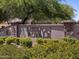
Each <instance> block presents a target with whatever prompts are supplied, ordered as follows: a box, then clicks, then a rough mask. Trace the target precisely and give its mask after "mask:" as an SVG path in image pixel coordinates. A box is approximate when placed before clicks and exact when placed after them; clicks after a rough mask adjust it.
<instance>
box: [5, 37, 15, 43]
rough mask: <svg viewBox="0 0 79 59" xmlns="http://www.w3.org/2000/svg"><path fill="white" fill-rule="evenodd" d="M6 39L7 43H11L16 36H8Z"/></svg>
mask: <svg viewBox="0 0 79 59" xmlns="http://www.w3.org/2000/svg"><path fill="white" fill-rule="evenodd" d="M5 41H6V43H7V44H11V43H14V41H15V38H14V37H7V38H6V39H5Z"/></svg>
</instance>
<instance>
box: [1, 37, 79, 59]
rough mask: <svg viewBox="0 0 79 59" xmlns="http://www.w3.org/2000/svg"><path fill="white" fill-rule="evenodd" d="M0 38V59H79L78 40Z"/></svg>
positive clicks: (66, 38) (67, 38)
mask: <svg viewBox="0 0 79 59" xmlns="http://www.w3.org/2000/svg"><path fill="white" fill-rule="evenodd" d="M36 43H37V44H36V45H35V46H32V40H31V38H15V37H1V38H0V59H79V40H78V39H74V38H69V37H65V38H63V39H60V40H59V39H58V40H55V39H44V38H36Z"/></svg>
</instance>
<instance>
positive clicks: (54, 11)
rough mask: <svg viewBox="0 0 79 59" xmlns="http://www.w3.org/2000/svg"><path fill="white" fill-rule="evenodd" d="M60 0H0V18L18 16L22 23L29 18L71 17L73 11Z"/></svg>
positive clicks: (58, 18) (39, 19) (56, 19)
mask: <svg viewBox="0 0 79 59" xmlns="http://www.w3.org/2000/svg"><path fill="white" fill-rule="evenodd" d="M59 1H60V0H0V20H1V21H6V20H9V19H11V18H20V19H22V23H25V21H26V20H29V19H30V18H31V19H32V20H33V22H39V21H41V22H43V21H52V22H56V23H58V22H59V21H61V20H67V19H71V18H72V16H73V14H74V12H73V9H72V8H71V7H70V6H69V5H65V4H61V3H60V2H59Z"/></svg>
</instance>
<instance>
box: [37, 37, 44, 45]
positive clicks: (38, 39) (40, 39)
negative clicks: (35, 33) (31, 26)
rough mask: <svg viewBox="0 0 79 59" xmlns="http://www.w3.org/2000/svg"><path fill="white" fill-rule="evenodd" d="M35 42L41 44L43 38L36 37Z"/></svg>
mask: <svg viewBox="0 0 79 59" xmlns="http://www.w3.org/2000/svg"><path fill="white" fill-rule="evenodd" d="M36 42H37V43H38V44H41V45H43V44H44V40H43V39H42V38H37V39H36Z"/></svg>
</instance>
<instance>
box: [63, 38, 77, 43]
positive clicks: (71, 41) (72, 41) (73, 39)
mask: <svg viewBox="0 0 79 59" xmlns="http://www.w3.org/2000/svg"><path fill="white" fill-rule="evenodd" d="M63 40H64V41H66V42H68V43H70V44H74V43H75V40H76V39H75V38H72V37H64V38H63Z"/></svg>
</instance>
